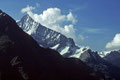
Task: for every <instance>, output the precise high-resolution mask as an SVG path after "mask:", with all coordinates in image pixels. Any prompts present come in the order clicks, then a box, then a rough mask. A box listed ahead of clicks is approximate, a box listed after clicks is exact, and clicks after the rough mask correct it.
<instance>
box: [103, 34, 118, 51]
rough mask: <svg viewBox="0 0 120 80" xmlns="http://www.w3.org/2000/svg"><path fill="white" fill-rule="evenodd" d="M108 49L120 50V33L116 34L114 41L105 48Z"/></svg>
mask: <svg viewBox="0 0 120 80" xmlns="http://www.w3.org/2000/svg"><path fill="white" fill-rule="evenodd" d="M105 48H106V49H112V50H114V49H120V33H118V34H116V35H115V37H114V38H113V40H112V41H110V42H108V43H107V44H106V46H105Z"/></svg>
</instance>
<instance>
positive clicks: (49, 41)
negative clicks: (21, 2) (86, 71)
mask: <svg viewBox="0 0 120 80" xmlns="http://www.w3.org/2000/svg"><path fill="white" fill-rule="evenodd" d="M17 24H18V25H19V26H20V27H21V28H22V29H23V30H24V31H25V32H26V33H28V34H29V35H31V36H32V37H33V38H34V39H35V40H36V41H37V42H38V44H39V45H40V46H42V47H44V48H51V49H54V50H56V51H58V52H59V53H60V54H61V55H62V56H64V57H66V58H68V57H71V58H79V59H80V60H82V61H83V62H85V63H86V64H87V65H88V66H90V67H91V68H92V69H94V71H96V72H98V73H100V74H101V75H102V76H103V77H104V79H105V80H112V79H113V80H114V79H115V80H119V79H120V78H119V76H120V69H119V68H118V67H116V66H114V65H112V64H110V63H109V62H108V61H106V60H104V59H103V58H101V57H100V56H99V55H98V52H95V51H92V50H91V49H89V48H87V47H79V46H76V45H75V43H74V41H73V39H71V38H67V37H66V36H64V35H62V34H61V33H58V32H56V31H53V30H51V29H49V28H47V27H45V26H42V25H41V24H40V23H38V22H35V20H33V19H32V18H31V17H30V16H29V15H25V16H24V17H23V18H22V19H21V20H20V21H19V22H17Z"/></svg>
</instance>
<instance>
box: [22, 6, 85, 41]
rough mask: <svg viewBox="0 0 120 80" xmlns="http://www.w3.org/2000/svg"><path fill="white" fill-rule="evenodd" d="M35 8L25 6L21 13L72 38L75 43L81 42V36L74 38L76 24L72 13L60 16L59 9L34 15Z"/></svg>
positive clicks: (51, 9)
mask: <svg viewBox="0 0 120 80" xmlns="http://www.w3.org/2000/svg"><path fill="white" fill-rule="evenodd" d="M34 9H35V7H32V6H27V7H26V8H23V9H22V10H21V12H22V13H27V14H28V15H29V16H31V17H32V18H33V19H34V20H35V21H36V22H38V23H40V24H42V25H43V26H46V27H47V28H50V29H52V30H55V31H57V32H60V33H62V34H63V35H65V36H66V37H68V38H73V39H74V40H75V41H78V40H79V41H82V40H84V37H83V36H82V35H80V36H79V35H78V36H76V33H75V30H76V29H75V27H74V25H75V24H76V22H77V19H76V17H75V16H74V15H73V13H72V12H69V13H68V14H62V11H61V9H59V8H48V9H46V10H44V11H43V12H42V13H41V14H37V13H34V12H33V11H32V10H34Z"/></svg>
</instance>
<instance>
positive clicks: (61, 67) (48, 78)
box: [0, 10, 101, 80]
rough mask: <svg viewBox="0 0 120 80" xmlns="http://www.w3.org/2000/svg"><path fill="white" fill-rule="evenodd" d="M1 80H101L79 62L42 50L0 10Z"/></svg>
mask: <svg viewBox="0 0 120 80" xmlns="http://www.w3.org/2000/svg"><path fill="white" fill-rule="evenodd" d="M0 80H101V77H100V76H99V74H98V73H96V72H94V71H93V70H92V69H91V68H89V67H88V66H87V65H86V64H84V63H83V62H82V61H81V60H80V59H76V58H64V57H62V56H61V55H60V54H59V53H58V52H56V51H54V50H51V49H49V48H42V47H40V46H39V44H38V43H37V42H36V41H35V40H34V39H33V38H32V37H31V36H30V35H28V34H26V33H25V32H24V31H23V30H22V29H21V28H19V26H18V25H17V23H16V22H15V21H14V20H13V19H12V18H11V17H10V16H9V15H7V14H6V13H4V12H2V11H1V10H0Z"/></svg>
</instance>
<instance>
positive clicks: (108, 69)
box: [80, 49, 120, 80]
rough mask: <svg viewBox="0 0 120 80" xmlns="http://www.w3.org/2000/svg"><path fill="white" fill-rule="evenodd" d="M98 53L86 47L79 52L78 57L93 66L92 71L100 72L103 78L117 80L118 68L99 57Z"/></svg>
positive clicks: (119, 69) (119, 77)
mask: <svg viewBox="0 0 120 80" xmlns="http://www.w3.org/2000/svg"><path fill="white" fill-rule="evenodd" d="M98 54H99V53H98V52H95V51H92V50H91V49H88V50H87V51H85V52H84V53H82V54H81V56H80V59H81V60H82V61H83V62H85V63H86V64H87V65H88V66H90V67H91V68H93V69H94V71H96V72H98V73H101V75H102V76H103V77H104V79H105V80H119V79H120V68H119V67H117V66H115V65H113V64H112V63H110V62H109V61H107V60H104V58H101V57H100V56H99V55H98ZM111 57H112V56H111ZM113 57H114V56H113Z"/></svg>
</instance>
